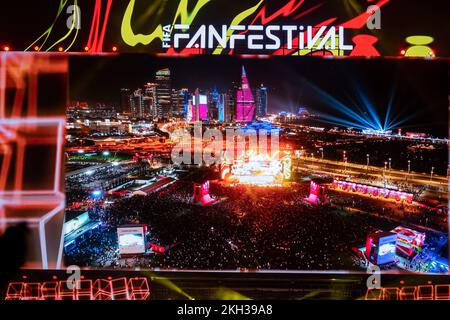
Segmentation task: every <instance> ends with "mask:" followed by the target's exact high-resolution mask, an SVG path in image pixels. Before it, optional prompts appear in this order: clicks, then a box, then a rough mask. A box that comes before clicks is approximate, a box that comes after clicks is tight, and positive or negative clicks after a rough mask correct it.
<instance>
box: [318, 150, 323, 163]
mask: <svg viewBox="0 0 450 320" xmlns="http://www.w3.org/2000/svg"><path fill="white" fill-rule="evenodd" d="M319 150H320V152H321V154H322V160H323V148H320V149H319Z"/></svg>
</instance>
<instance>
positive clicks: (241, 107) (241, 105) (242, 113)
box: [236, 67, 255, 122]
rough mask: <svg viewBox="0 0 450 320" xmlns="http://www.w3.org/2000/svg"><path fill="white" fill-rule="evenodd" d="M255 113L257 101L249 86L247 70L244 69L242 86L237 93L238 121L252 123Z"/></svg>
mask: <svg viewBox="0 0 450 320" xmlns="http://www.w3.org/2000/svg"><path fill="white" fill-rule="evenodd" d="M254 113H255V100H254V99H253V94H252V91H251V90H250V85H249V84H248V79H247V75H246V73H245V68H244V67H242V85H241V88H240V89H239V90H237V92H236V121H242V122H250V121H252V120H253V114H254Z"/></svg>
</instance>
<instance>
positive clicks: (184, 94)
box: [172, 88, 189, 119]
mask: <svg viewBox="0 0 450 320" xmlns="http://www.w3.org/2000/svg"><path fill="white" fill-rule="evenodd" d="M188 98H189V91H188V89H185V88H183V89H180V90H175V89H172V116H174V117H177V118H180V119H181V118H184V117H185V115H186V112H187V104H188Z"/></svg>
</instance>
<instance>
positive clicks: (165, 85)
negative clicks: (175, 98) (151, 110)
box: [155, 68, 172, 117]
mask: <svg viewBox="0 0 450 320" xmlns="http://www.w3.org/2000/svg"><path fill="white" fill-rule="evenodd" d="M155 83H156V84H157V85H158V86H157V88H156V108H157V110H158V111H157V113H158V116H161V117H162V116H169V117H170V116H172V81H171V78H170V70H169V69H168V68H165V69H161V70H158V71H157V72H156V76H155Z"/></svg>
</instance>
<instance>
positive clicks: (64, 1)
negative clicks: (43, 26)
mask: <svg viewBox="0 0 450 320" xmlns="http://www.w3.org/2000/svg"><path fill="white" fill-rule="evenodd" d="M67 1H68V0H60V2H59V7H58V12H57V13H56V17H55V19H54V20H53V23H52V24H51V26H50V27H49V28H48V29H47V30H45V32H44V33H43V34H41V35H40V36H39V37H38V38H37V39H36V40H34V41H33V42H32V43H31V44H30V45H29V46H28V47H27V48H26V49H25V50H24V51H28V50H29V49H30V48H31V47H33V46H34V45H35V44H36V43H37V42H39V41H40V40H41V39H42V38H44V37H45V38H44V41H43V42H42V44H41V45H40V46H39V50H40V49H41V48H42V47H43V46H44V45H45V43H46V42H47V40H48V38H49V36H50V34H51V33H52V30H53V27H54V26H55V24H56V21H57V20H58V18H59V16H60V15H61V12H62V11H63V9H64V7H65V6H66V4H67Z"/></svg>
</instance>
